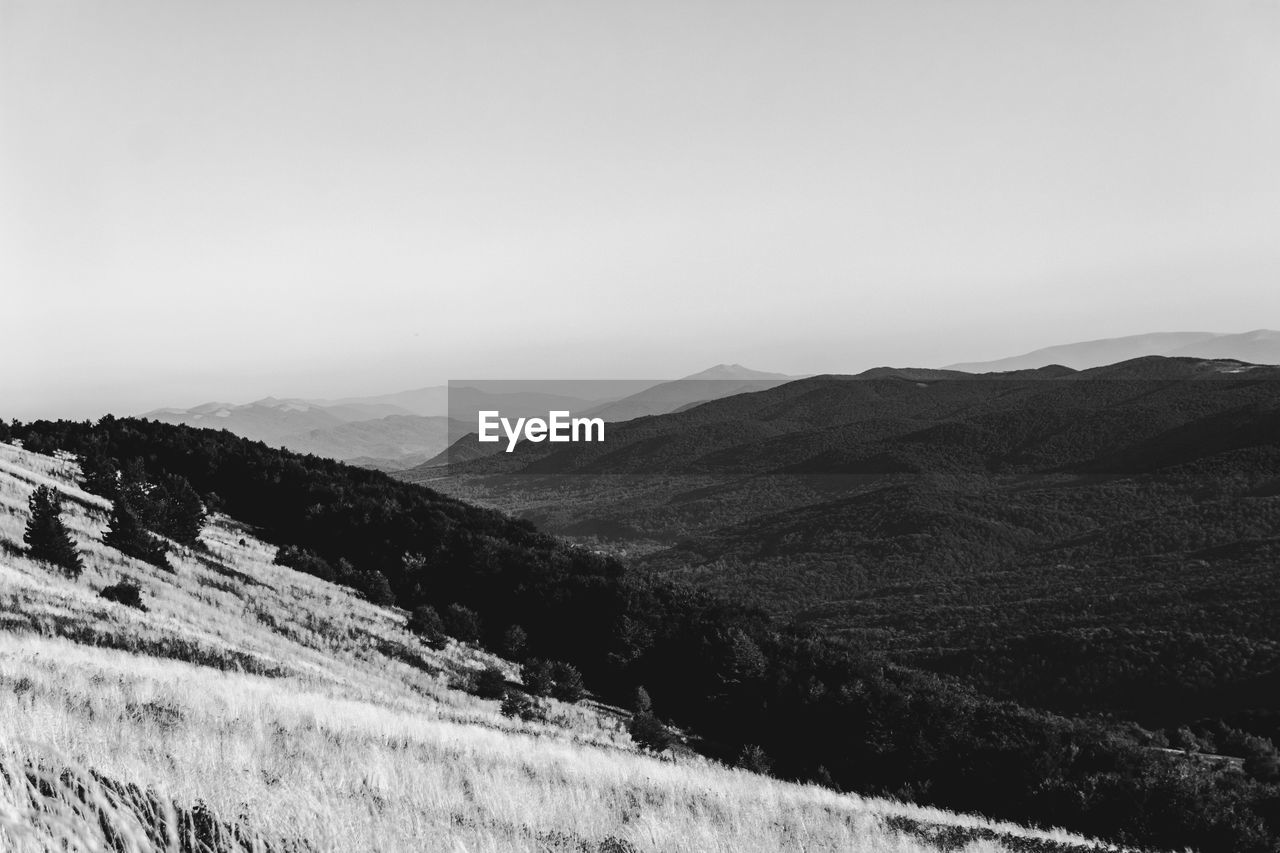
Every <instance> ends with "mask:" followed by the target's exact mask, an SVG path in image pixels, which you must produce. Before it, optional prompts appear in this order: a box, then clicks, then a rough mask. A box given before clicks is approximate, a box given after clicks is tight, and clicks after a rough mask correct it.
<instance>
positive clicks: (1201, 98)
mask: <svg viewBox="0 0 1280 853" xmlns="http://www.w3.org/2000/svg"><path fill="white" fill-rule="evenodd" d="M0 10H2V14H0V415H2V416H5V417H12V416H17V417H32V416H37V415H51V416H52V415H71V416H80V417H87V416H96V415H98V414H101V413H102V412H104V411H107V410H113V411H116V412H121V413H124V412H131V411H141V410H145V409H149V408H152V407H156V406H160V405H169V404H172V405H183V406H187V405H193V404H195V403H198V402H202V401H205V400H209V399H228V400H232V401H235V402H243V401H247V400H249V399H253V398H255V397H259V396H263V395H266V394H276V395H278V396H341V395H351V394H362V393H379V392H386V391H392V390H398V389H403V388H409V387H417V386H422V385H427V384H434V383H437V382H441V381H444V380H446V379H448V378H450V377H451V376H455V377H456V376H470V377H476V376H493V377H530V378H537V377H568V376H581V377H613V376H643V377H649V376H678V375H683V374H686V373H690V372H693V371H695V370H698V369H701V368H704V367H707V366H709V365H711V364H714V363H717V362H741V363H744V364H747V365H749V366H752V367H756V368H758V369H762V370H773V371H782V372H787V373H808V372H848V371H855V370H860V369H863V368H866V367H870V366H873V365H877V364H919V365H931V364H932V365H937V364H944V363H948V362H952V361H958V360H969V359H979V358H990V357H999V356H1005V355H1011V354H1014V353H1017V352H1021V351H1025V350H1029V349H1034V348H1037V347H1040V346H1045V345H1049V344H1055V343H1062V342H1067V341H1072V340H1082V339H1089V338H1097V337H1106V336H1111V335H1122V334H1132V333H1138V332H1147V331H1157V330H1183V329H1196V330H1210V331H1224V332H1233V331H1235V332H1238V331H1245V330H1248V329H1253V328H1257V327H1266V326H1270V327H1273V328H1274V327H1277V326H1280V154H1277V152H1280V3H1277V2H1275V0H1246V1H1245V2H1222V0H1216V1H1215V2H1202V3H1189V2H1182V1H1181V0H1153V2H1125V1H1124V0H1119V2H1111V0H1108V2H1101V0H1096V2H1091V1H1090V0H1061V2H1053V0H1035V2H1028V1H1027V0H1008V2H976V0H940V2H903V0H885V1H884V2H856V0H847V1H846V2H825V3H824V2H797V0H787V1H786V2H781V0H780V2H770V3H763V2H744V0H724V2H705V1H704V2H699V0H683V2H678V3H677V2H658V0H646V2H634V1H633V2H614V0H583V2H541V0H509V2H485V0H458V2H428V1H427V0H415V2H404V3H400V2H385V1H384V0H351V1H350V2H333V0H299V2H283V0H251V1H248V0H247V1H246V2H229V1H228V0H203V2H183V0H156V2H137V0H112V2H99V0H82V2H75V1H74V0H0Z"/></svg>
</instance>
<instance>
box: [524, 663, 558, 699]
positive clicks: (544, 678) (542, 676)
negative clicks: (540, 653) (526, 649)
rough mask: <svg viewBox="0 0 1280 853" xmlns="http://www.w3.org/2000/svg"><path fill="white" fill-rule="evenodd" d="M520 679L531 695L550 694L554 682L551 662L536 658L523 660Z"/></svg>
mask: <svg viewBox="0 0 1280 853" xmlns="http://www.w3.org/2000/svg"><path fill="white" fill-rule="evenodd" d="M520 680H521V681H522V682H523V683H524V689H525V690H527V691H529V694H530V695H531V696H550V695H551V688H552V687H554V686H555V683H556V682H555V677H554V676H553V675H552V671H551V664H550V663H548V662H547V661H545V660H539V659H536V658H535V659H533V660H527V661H525V662H524V665H523V666H521V667H520Z"/></svg>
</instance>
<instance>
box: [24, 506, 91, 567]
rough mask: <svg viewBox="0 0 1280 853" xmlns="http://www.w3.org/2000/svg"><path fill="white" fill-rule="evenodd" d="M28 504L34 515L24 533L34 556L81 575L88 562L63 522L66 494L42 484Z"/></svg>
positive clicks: (28, 548) (29, 550)
mask: <svg viewBox="0 0 1280 853" xmlns="http://www.w3.org/2000/svg"><path fill="white" fill-rule="evenodd" d="M28 506H29V507H30V508H31V518H30V519H29V520H28V521H27V529H26V532H25V533H23V535H22V541H23V542H25V543H26V545H27V553H28V554H30V555H31V557H32V558H33V559H36V560H43V561H44V562H46V563H52V564H53V565H55V566H57V567H59V568H60V569H62V570H63V571H64V572H65V573H66V574H67V575H68V576H70V577H73V578H78V577H80V572H82V571H83V570H84V563H83V562H81V560H80V555H79V554H78V553H77V552H76V547H75V545H74V544H73V543H72V541H71V534H70V533H68V532H67V528H66V525H64V524H63V523H62V517H61V513H62V496H61V495H60V494H59V493H58V492H57V491H56V490H54V489H52V488H50V487H49V486H41V487H39V488H38V489H36V490H35V491H34V492H32V493H31V499H30V500H29V501H28Z"/></svg>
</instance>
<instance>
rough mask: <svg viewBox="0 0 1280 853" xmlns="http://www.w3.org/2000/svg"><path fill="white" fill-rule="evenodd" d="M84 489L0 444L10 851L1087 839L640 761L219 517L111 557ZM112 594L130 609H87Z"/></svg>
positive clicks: (619, 729)
mask: <svg viewBox="0 0 1280 853" xmlns="http://www.w3.org/2000/svg"><path fill="white" fill-rule="evenodd" d="M78 479H79V475H78V471H77V468H76V466H75V465H74V463H72V462H69V461H67V460H66V459H55V458H53V457H49V456H43V455H40V454H36V453H32V452H28V451H24V450H21V449H18V448H16V447H14V446H12V445H7V444H0V507H2V508H3V513H0V542H2V543H3V545H4V550H3V552H2V553H0V599H2V600H3V603H4V606H3V610H2V611H0V613H2V616H0V719H3V720H4V724H3V726H0V844H2V845H3V846H4V848H5V849H6V850H12V851H15V853H27V851H46V850H53V849H59V850H70V851H89V850H98V849H114V850H120V851H125V853H143V851H148V853H149V852H150V851H160V850H175V849H182V850H196V849H199V850H201V851H210V853H214V851H231V850H236V851H241V850H244V851H247V850H278V851H284V850H304V849H305V850H311V851H350V850H371V849H377V850H383V851H396V850H405V851H408V850H425V849H429V850H454V849H458V850H461V849H466V850H492V851H498V850H502V851H508V850H510V851H520V850H528V851H535V850H536V851H548V850H553V851H570V850H572V851H599V853H616V852H617V851H641V850H654V851H657V850H662V851H690V853H703V851H717V850H722V851H739V850H781V849H808V850H832V851H835V850H847V849H859V850H870V851H886V853H888V852H889V851H894V853H914V851H921V853H923V851H931V850H936V849H938V847H937V846H935V845H936V844H937V842H934V843H932V844H931V843H927V841H929V840H932V839H935V838H952V839H969V840H973V841H975V842H976V843H977V844H978V845H979V846H977V847H972V848H967V849H975V850H976V849H982V850H992V851H998V850H1004V849H1011V850H1012V849H1017V850H1045V851H1063V853H1066V851H1083V850H1086V849H1101V848H1095V847H1094V845H1092V844H1090V843H1088V842H1085V841H1084V840H1083V839H1079V838H1076V837H1073V836H1069V835H1067V834H1065V833H1043V832H1034V831H1029V830H1025V829H1022V828H1019V827H1016V826H1012V825H1007V824H994V823H990V822H987V821H984V820H981V819H976V818H968V817H961V816H956V815H951V814H946V813H943V812H939V811H937V810H932V809H922V808H916V807H912V806H906V805H902V804H899V803H892V802H888V801H879V800H870V799H862V798H859V797H855V796H851V795H843V794H838V793H835V792H833V791H828V790H824V789H822V788H817V787H814V786H811V785H796V784H791V783H787V782H782V781H779V780H774V779H769V778H767V777H762V776H758V775H753V774H751V773H748V772H745V771H742V770H733V769H729V768H726V767H724V766H721V765H718V764H716V763H713V762H709V761H706V760H705V759H701V758H699V757H697V756H694V755H691V754H688V753H687V752H686V753H681V754H680V755H679V757H676V758H674V759H668V760H658V759H657V758H654V757H652V756H650V755H646V754H644V753H642V752H641V751H639V750H638V749H637V748H636V746H635V745H634V744H633V743H632V742H631V740H630V738H629V737H628V736H627V734H626V729H625V725H624V722H625V718H626V716H627V715H626V714H625V713H623V712H620V711H618V710H616V709H612V708H609V707H607V706H603V705H600V704H597V703H583V704H570V703H563V702H559V701H557V700H554V699H548V700H544V704H545V709H544V711H545V712H544V713H543V714H542V716H541V717H539V718H538V719H528V720H522V719H520V718H518V717H508V716H506V715H504V714H503V713H501V712H500V709H499V702H498V701H496V700H492V699H483V698H478V697H477V696H475V695H473V693H474V692H475V691H474V687H473V686H471V685H473V684H474V681H475V679H476V676H477V675H478V673H480V672H481V671H482V670H484V669H485V668H488V667H496V668H498V669H499V670H501V671H502V672H503V673H504V674H505V676H506V677H507V679H509V680H510V682H511V683H513V684H517V683H518V681H519V668H518V667H517V666H514V665H512V664H511V663H508V662H507V661H504V660H502V659H500V658H497V657H495V656H493V655H491V654H488V653H486V652H484V651H481V650H480V649H478V648H476V647H474V646H470V645H467V644H463V643H458V642H455V641H450V642H448V643H447V644H446V645H443V646H439V647H436V646H432V645H429V644H426V643H424V642H423V641H422V639H421V638H420V637H419V636H417V635H415V634H413V633H411V632H409V631H408V630H406V627H405V623H406V620H405V614H404V612H403V611H399V610H397V609H395V608H383V607H378V606H375V605H373V604H370V603H368V602H366V601H364V600H361V598H359V597H358V596H356V595H354V594H353V593H352V591H350V590H349V589H346V588H344V587H339V586H335V585H333V584H331V583H329V582H327V581H323V580H320V579H319V578H316V577H312V576H310V575H307V574H302V573H299V572H296V571H293V570H292V569H288V568H286V567H284V566H280V565H277V564H275V563H274V562H273V561H272V556H273V554H274V553H275V551H276V549H275V547H274V546H272V545H269V544H267V543H265V542H263V541H262V540H260V539H259V538H257V537H256V536H255V535H254V534H253V533H252V532H251V530H250V529H249V528H247V527H246V526H245V525H243V524H240V523H238V522H236V521H235V520H233V519H231V518H228V517H226V516H223V515H218V516H215V517H213V518H212V519H211V520H210V521H209V523H208V524H207V526H206V527H205V529H204V531H203V533H202V534H201V537H200V547H198V548H186V547H183V546H178V545H172V549H171V568H170V569H161V568H157V567H155V566H152V565H149V564H147V563H143V562H140V561H138V560H135V559H132V558H128V557H125V556H123V555H121V554H120V553H119V552H116V551H114V550H113V549H111V548H108V547H106V546H104V545H103V544H102V543H101V541H100V537H101V535H102V531H103V528H104V523H105V520H106V513H107V511H108V509H109V506H110V504H109V502H107V501H105V500H104V499H103V498H101V497H99V496H97V495H93V494H89V493H86V492H84V491H82V490H81V489H80V488H79V486H78V485H77V481H78ZM40 485H47V486H51V487H53V488H54V489H56V490H58V491H59V492H60V493H61V494H62V495H63V496H64V501H65V503H64V512H63V515H64V517H65V519H66V521H67V523H68V524H69V526H70V528H71V531H72V535H73V539H74V542H75V545H76V547H77V548H78V549H79V550H80V551H81V552H82V554H83V555H84V557H85V560H86V566H85V570H84V573H83V574H82V575H81V576H80V577H79V578H78V579H72V578H68V577H65V576H63V575H62V574H61V573H59V572H58V571H57V570H56V569H52V568H51V567H50V566H48V565H46V564H43V563H40V562H38V561H35V560H32V559H29V558H28V557H27V556H26V555H25V554H23V552H22V548H21V546H19V545H17V544H16V543H17V542H19V541H20V540H21V538H22V528H23V525H24V524H25V521H26V506H27V501H28V497H29V495H30V494H31V492H32V491H33V489H34V488H35V487H36V486H40ZM121 582H124V583H130V584H136V585H137V586H138V587H139V588H140V589H141V591H142V596H141V597H142V601H141V604H142V608H141V609H139V608H134V607H130V606H126V605H125V604H121V603H117V602H115V601H109V600H107V599H105V598H103V597H102V596H101V594H100V593H101V592H102V590H103V589H104V588H106V587H108V586H109V585H113V584H119V583H121ZM15 736H16V737H15ZM175 845H179V846H175Z"/></svg>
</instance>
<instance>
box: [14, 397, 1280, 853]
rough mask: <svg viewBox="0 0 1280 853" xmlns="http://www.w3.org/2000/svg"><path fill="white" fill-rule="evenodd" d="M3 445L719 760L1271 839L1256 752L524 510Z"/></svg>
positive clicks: (124, 434)
mask: <svg viewBox="0 0 1280 853" xmlns="http://www.w3.org/2000/svg"><path fill="white" fill-rule="evenodd" d="M784 387H785V386H784ZM765 393H773V392H765ZM725 402H728V401H725ZM713 405H718V404H713ZM695 411H696V410H695ZM0 438H8V439H17V440H20V441H22V442H23V444H24V446H25V447H27V448H29V449H33V450H41V451H51V450H54V449H60V450H64V451H68V452H71V453H75V454H77V455H78V456H80V457H81V458H82V460H83V461H82V464H83V468H84V470H85V473H86V485H88V486H89V487H90V488H96V489H99V490H102V491H110V490H111V489H112V488H120V487H121V485H122V484H124V483H125V482H127V480H128V479H129V478H132V482H133V483H134V484H135V485H137V486H138V488H140V490H141V491H142V492H144V493H147V494H150V493H151V491H152V490H153V488H154V485H155V484H158V483H161V482H164V481H165V479H166V478H170V480H172V478H181V479H182V480H183V481H185V482H186V483H188V484H189V485H190V486H191V488H192V489H194V491H195V492H196V493H198V494H199V495H200V496H201V498H202V500H203V501H204V503H205V504H206V505H212V506H216V507H219V508H222V509H224V510H225V511H226V512H228V513H229V514H231V515H233V516H235V517H237V518H239V519H241V520H243V521H245V522H247V523H249V524H250V525H253V526H254V528H255V530H256V532H257V533H258V534H259V535H260V536H262V537H263V538H264V539H266V540H267V541H269V542H272V543H274V544H276V545H278V546H281V551H282V554H283V555H284V557H283V559H285V560H287V561H288V562H290V563H292V564H293V565H295V566H296V567H297V568H299V569H302V570H304V571H308V572H311V573H314V574H317V575H320V576H330V577H333V578H335V579H338V580H340V581H341V582H343V583H346V584H348V585H350V586H353V587H355V588H356V589H358V590H360V591H361V592H362V594H363V595H364V596H365V597H366V598H368V599H369V600H371V601H372V602H374V603H378V602H385V603H396V604H398V605H400V606H403V607H405V608H406V609H415V610H416V609H420V608H426V607H429V608H432V609H433V611H435V612H437V613H443V614H450V615H452V616H454V617H457V616H459V615H460V614H462V613H464V612H470V614H471V618H468V619H465V620H460V619H456V618H455V619H454V623H455V626H456V625H457V624H459V623H460V622H465V623H466V624H467V626H468V627H467V630H468V631H470V632H471V633H473V635H474V636H475V638H476V639H478V640H479V641H480V642H482V643H484V644H485V645H487V646H489V647H490V648H495V649H498V648H502V647H503V645H504V644H510V643H511V641H512V638H513V637H519V638H520V647H521V654H523V655H525V656H527V657H531V658H544V659H553V660H559V661H564V662H567V663H568V664H571V665H572V666H574V667H576V668H577V669H578V670H579V671H581V673H582V675H583V676H584V677H585V680H586V684H587V686H588V687H589V688H591V689H592V690H594V691H596V692H597V693H598V694H599V695H601V696H602V697H605V698H611V699H614V700H618V701H630V697H632V696H633V695H634V694H635V691H636V689H637V687H640V686H643V687H644V688H645V690H646V692H647V694H648V695H649V696H651V697H652V704H653V708H654V709H655V711H656V713H658V714H660V715H661V716H663V717H665V718H666V719H669V720H671V721H674V722H676V723H679V724H680V725H682V726H685V727H687V728H688V729H689V730H690V731H691V732H692V733H693V734H694V736H695V740H694V743H695V745H696V746H697V747H698V748H699V749H701V750H702V751H704V752H706V753H708V754H710V755H713V756H718V757H723V758H725V759H727V760H736V761H741V762H744V763H745V764H747V765H749V766H754V767H756V768H759V769H765V768H769V769H771V771H772V772H773V773H775V774H777V775H779V776H781V777H783V778H789V779H800V780H813V781H820V782H822V783H823V784H826V785H830V786H835V787H840V788H844V789H848V790H854V791H858V792H862V793H887V794H892V795H895V796H901V797H907V798H910V799H913V800H915V801H916V802H920V803H925V804H936V805H944V806H947V807H949V808H954V809H960V810H967V811H975V812H980V813H984V814H988V815H992V816H998V817H1002V818H1008V819H1013V820H1017V821H1020V822H1024V823H1032V824H1041V825H1062V826H1067V827H1069V828H1072V829H1074V830H1077V831H1080V832H1084V833H1088V834H1093V835H1098V836H1103V837H1106V838H1110V839H1115V840H1119V841H1126V842H1130V843H1139V844H1144V845H1152V846H1159V847H1166V848H1174V847H1177V848H1181V847H1185V846H1188V845H1190V846H1197V847H1200V848H1201V849H1205V850H1210V849H1214V850H1258V851H1262V850H1273V849H1275V846H1276V837H1277V828H1278V813H1277V802H1278V799H1277V787H1276V784H1275V769H1276V767H1275V762H1274V760H1273V759H1274V751H1272V752H1267V750H1266V749H1265V748H1261V749H1259V750H1258V754H1257V755H1256V756H1254V757H1253V758H1252V759H1251V761H1250V762H1246V764H1245V766H1244V767H1241V766H1238V765H1237V764H1236V763H1233V762H1205V761H1198V760H1194V759H1192V758H1190V757H1188V756H1186V755H1184V754H1182V753H1178V752H1173V753H1170V752H1166V751H1163V750H1162V749H1161V747H1163V746H1164V744H1165V742H1166V741H1165V740H1163V739H1162V738H1161V736H1160V735H1159V734H1156V733H1153V732H1150V731H1146V730H1143V729H1142V728H1139V727H1136V726H1132V725H1125V724H1115V723H1110V722H1106V721H1103V720H1098V719H1083V718H1077V719H1073V718H1069V717H1066V716H1060V715H1056V714H1052V713H1047V712H1044V711H1037V710H1030V709H1027V708H1024V707H1021V706H1020V705H1018V704H1015V703H1012V702H1003V701H996V700H994V699H991V698H987V697H985V696H983V695H982V694H980V693H979V692H976V691H974V690H972V689H969V688H967V687H965V686H963V685H961V684H960V683H958V682H956V681H954V680H951V679H948V678H940V677H938V676H937V675H931V674H928V673H926V672H924V671H921V670H920V669H918V668H915V667H911V666H905V665H903V664H901V663H894V662H892V661H890V660H886V659H884V658H882V657H880V656H878V655H876V654H874V653H871V652H869V651H868V650H867V649H866V647H865V645H864V644H862V643H859V642H854V641H850V640H848V639H842V638H838V637H821V636H818V635H816V634H814V633H811V632H807V631H805V630H804V629H803V628H801V629H794V628H792V627H790V626H788V625H787V624H786V623H784V622H780V621H778V620H777V619H775V618H774V617H771V616H770V615H768V614H766V613H764V612H762V611H758V610H754V609H751V608H749V607H746V606H743V605H741V604H736V603H732V602H730V601H727V600H725V599H722V598H719V597H717V596H715V595H712V594H709V593H707V592H705V591H699V590H697V589H695V588H694V587H692V586H688V585H685V584H681V583H676V582H672V581H669V580H663V579H659V578H655V577H654V576H653V575H652V574H651V573H647V572H636V571H634V570H633V569H631V568H629V567H628V566H627V565H625V564H624V563H623V562H621V561H619V560H617V559H615V558H612V557H607V556H603V555H600V554H596V553H592V552H590V551H589V550H587V549H584V548H581V547H574V546H572V545H568V544H565V543H562V542H560V541H558V540H556V539H553V538H551V537H550V536H548V535H546V534H544V533H541V532H539V531H538V530H537V529H536V528H534V527H533V525H531V524H529V523H528V522H527V521H515V520H512V519H509V518H508V517H506V516H504V515H502V514H500V513H498V512H495V511H491V510H480V509H476V508H474V507H472V506H468V505H466V504H464V503H462V502H460V501H457V500H454V499H451V498H446V497H443V496H441V495H439V494H437V493H435V492H433V491H431V490H429V489H426V488H423V487H420V486H414V485H411V484H406V483H401V482H397V481H395V480H392V479H391V478H389V477H387V476H384V475H382V474H379V473H376V472H371V471H363V470H359V469H354V468H350V467H347V466H344V465H341V464H339V463H335V462H330V461H326V460H321V459H317V458H315V457H301V456H297V455H294V454H291V453H288V452H285V451H279V450H272V449H270V448H267V447H266V446H264V445H262V444H258V443H254V442H249V441H246V440H243V439H240V438H237V437H235V436H232V435H230V434H228V433H225V432H221V433H215V432H210V431H204V430H196V429H191V428H187V427H175V426H168V425H162V424H156V423H152V422H146V421H138V420H117V419H111V418H107V419H103V420H102V421H100V422H98V423H97V424H89V423H70V422H56V423H50V422H36V423H31V424H13V425H10V426H7V427H5V435H4V436H0ZM117 472H124V473H126V474H128V477H127V478H122V477H120V476H117ZM129 472H132V473H129ZM139 472H140V473H139ZM139 479H140V480H141V483H138V481H139ZM174 482H176V481H174ZM113 484H114V486H113ZM517 628H518V629H519V630H518V631H517V630H516V629H517ZM1267 746H1269V745H1267ZM1268 756H1271V759H1268Z"/></svg>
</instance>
